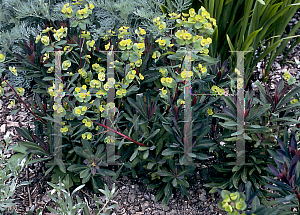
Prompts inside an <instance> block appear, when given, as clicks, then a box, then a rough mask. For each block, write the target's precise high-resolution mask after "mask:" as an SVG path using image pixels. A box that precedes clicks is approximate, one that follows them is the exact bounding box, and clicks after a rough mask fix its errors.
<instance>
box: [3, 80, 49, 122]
mask: <svg viewBox="0 0 300 215" xmlns="http://www.w3.org/2000/svg"><path fill="white" fill-rule="evenodd" d="M1 79H2V80H3V81H5V82H6V84H7V85H8V86H9V87H10V89H12V91H14V93H15V94H16V96H17V97H18V98H19V99H20V101H21V102H22V103H23V104H24V105H25V107H26V109H27V110H29V112H30V113H31V114H32V115H33V116H34V117H35V118H36V119H37V120H39V121H41V122H42V123H44V124H45V125H47V123H46V122H45V121H44V120H42V119H41V118H40V117H38V116H37V115H36V114H35V113H33V112H32V110H31V109H30V108H29V107H28V106H27V104H26V103H25V102H24V100H23V99H22V98H21V97H20V96H19V94H18V93H17V92H16V91H15V89H14V88H13V87H12V86H11V85H10V84H9V83H8V82H7V80H5V79H4V78H3V77H1Z"/></svg>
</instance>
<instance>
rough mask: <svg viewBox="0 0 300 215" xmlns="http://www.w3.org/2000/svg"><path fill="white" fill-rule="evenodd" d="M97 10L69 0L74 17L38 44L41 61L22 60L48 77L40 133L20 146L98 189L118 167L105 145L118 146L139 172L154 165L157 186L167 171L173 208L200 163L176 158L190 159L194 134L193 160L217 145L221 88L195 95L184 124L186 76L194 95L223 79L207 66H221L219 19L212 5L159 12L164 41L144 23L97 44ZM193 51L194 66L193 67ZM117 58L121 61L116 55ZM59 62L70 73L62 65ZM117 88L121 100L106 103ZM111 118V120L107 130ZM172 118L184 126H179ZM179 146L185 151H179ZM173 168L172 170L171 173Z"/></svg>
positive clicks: (39, 86) (41, 94) (40, 100)
mask: <svg viewBox="0 0 300 215" xmlns="http://www.w3.org/2000/svg"><path fill="white" fill-rule="evenodd" d="M75 4H76V5H75ZM93 7H94V6H93V5H92V4H90V3H89V4H88V3H85V2H84V1H82V2H79V3H73V4H67V5H65V6H64V7H63V8H62V12H63V13H64V14H65V16H66V17H67V18H68V19H67V20H66V21H65V22H61V23H52V26H48V27H47V28H46V29H45V30H43V31H42V32H41V34H40V35H39V36H38V37H37V38H36V40H35V45H34V46H33V47H34V49H35V50H36V53H35V54H36V57H35V58H30V59H23V63H25V64H26V65H27V66H26V67H27V68H30V69H33V68H34V69H35V68H36V67H38V68H39V70H40V72H36V71H37V70H35V72H31V73H30V74H29V76H30V75H31V76H39V75H40V76H41V77H42V78H35V82H36V85H35V89H34V92H35V93H36V94H35V97H36V101H35V103H36V104H37V107H38V108H37V110H33V111H32V112H33V113H34V114H35V116H36V119H37V120H38V121H36V123H35V125H36V129H35V131H34V132H33V131H29V130H25V129H23V130H22V132H20V133H21V134H23V135H24V136H25V137H27V140H28V141H29V142H26V143H24V142H23V143H20V145H23V146H24V147H26V148H27V152H29V153H30V152H32V153H39V154H41V155H44V156H46V159H54V161H56V163H57V164H58V166H59V169H58V168H57V167H55V166H54V165H52V166H51V168H50V169H48V171H47V173H48V172H50V171H52V169H53V168H54V167H55V170H56V174H57V177H56V178H58V175H61V174H62V173H68V174H70V175H71V177H70V178H71V179H73V180H74V181H75V176H76V175H77V174H78V173H79V175H80V177H81V178H82V180H83V183H85V182H87V181H88V180H90V181H91V182H92V184H93V185H94V188H98V187H99V186H101V182H100V181H99V180H100V179H99V176H100V175H112V172H111V171H108V170H107V171H106V170H104V168H100V166H103V165H105V161H106V158H107V157H108V155H107V153H106V151H102V149H101V147H100V145H101V144H102V143H105V144H106V145H109V144H111V143H113V144H115V145H116V146H118V153H119V155H118V156H116V155H114V160H118V161H119V162H123V163H124V162H127V161H129V163H125V164H126V165H124V166H125V167H126V168H130V170H131V172H132V174H133V175H134V176H135V175H136V171H135V170H134V169H135V168H136V167H137V166H140V167H142V166H144V167H145V165H146V167H147V168H143V170H144V171H146V172H148V173H149V174H150V175H151V179H152V180H153V181H154V183H157V182H156V180H160V177H165V178H163V179H162V182H163V186H162V189H161V190H160V192H159V193H158V195H157V198H156V199H157V200H158V199H160V198H161V197H162V196H163V195H164V196H165V197H164V200H163V202H164V204H166V203H167V202H168V201H169V199H170V197H171V193H172V187H174V188H179V189H180V190H181V191H182V192H183V193H184V194H186V195H187V192H186V187H189V184H188V182H187V176H186V175H187V174H188V173H190V172H191V171H192V170H193V168H186V167H184V166H182V165H181V166H179V165H178V164H177V163H180V164H183V160H184V158H185V156H187V155H186V154H185V153H184V149H185V145H186V142H187V138H188V137H190V138H191V140H192V142H193V145H192V146H193V149H192V151H191V153H190V154H188V156H190V157H192V158H193V159H200V160H202V159H207V156H206V155H205V154H203V153H199V151H200V150H202V149H207V148H209V147H213V146H214V145H215V143H214V142H212V141H210V140H209V139H206V140H203V137H204V136H206V135H207V134H208V133H209V132H210V130H207V129H206V128H205V127H206V125H208V124H209V120H210V119H211V117H210V115H211V112H212V108H213V107H214V104H213V103H214V102H217V101H218V100H219V95H222V94H223V93H224V90H222V89H221V88H219V87H218V88H217V90H216V91H213V92H212V93H213V94H214V96H210V95H208V96H203V97H201V98H200V97H196V96H194V97H193V98H192V99H193V101H192V107H193V110H194V112H193V113H192V114H193V117H194V118H193V119H195V120H192V122H191V123H190V124H189V123H188V122H184V121H183V120H184V111H185V108H184V106H185V105H186V104H185V102H186V101H185V97H184V90H185V87H186V86H185V81H186V78H190V79H191V81H192V83H193V84H192V87H193V93H210V92H211V91H212V88H213V85H214V83H213V81H212V80H213V79H214V76H212V75H209V74H208V71H207V68H206V66H208V65H211V64H214V63H215V62H217V61H216V60H215V59H213V58H210V57H209V56H208V47H209V44H210V43H211V42H212V41H211V39H210V37H209V35H211V34H212V32H213V25H214V22H215V20H214V19H213V18H210V16H209V14H208V13H207V11H206V10H205V9H204V8H201V9H200V10H199V11H198V12H196V11H195V10H194V9H191V10H190V11H189V13H188V14H185V13H182V14H175V13H172V14H169V15H168V16H166V15H162V16H159V17H156V18H154V20H153V22H154V23H155V26H156V27H157V29H158V31H159V32H160V34H159V35H158V37H157V38H153V35H150V36H149V35H147V34H146V31H145V30H144V29H143V28H138V29H135V31H129V27H127V26H123V27H121V28H119V29H117V30H115V31H113V29H112V30H110V31H109V32H107V35H106V37H105V38H102V39H99V40H93V39H92V36H91V34H90V32H89V31H88V27H89V26H88V24H89V23H88V21H87V17H88V16H89V14H90V13H92V10H93ZM75 14H76V16H74V15H75ZM70 21H72V22H71V24H69V23H70ZM130 32H131V33H130ZM132 32H134V33H132ZM100 50H105V51H100ZM189 51H190V52H191V53H192V54H191V60H190V61H191V62H190V63H191V68H188V67H187V66H186V65H185V63H186V59H185V58H186V57H185V56H186V53H187V52H189ZM54 56H55V57H56V59H55V58H54ZM112 57H113V58H114V59H116V60H113V61H110V60H109V59H112ZM59 58H60V59H61V62H62V63H61V70H60V65H58V64H57V63H59V62H58V61H57V59H59ZM150 67H151V68H150ZM112 69H113V72H111V71H112ZM153 70H154V72H153ZM58 72H62V75H61V77H60V76H57V75H58ZM54 73H55V74H54ZM55 78H56V80H58V79H61V83H57V82H56V83H54V80H55ZM57 78H58V79H57ZM113 89H115V96H114V99H113V100H112V101H110V102H107V101H106V99H108V100H109V99H110V97H109V95H110V92H111V90H113ZM146 89H150V90H147V91H146ZM145 92H146V93H145ZM138 93H139V95H137V94H138ZM140 93H142V94H140ZM144 94H146V95H145V97H144ZM129 105H131V107H130V106H129ZM28 108H29V107H28ZM186 108H189V107H186ZM58 118H59V119H60V120H61V121H62V122H61V124H60V122H59V121H58V120H57V119H58ZM107 121H110V122H111V124H112V126H106V122H107ZM177 121H178V122H177ZM173 123H174V126H175V127H174V128H176V129H175V130H172V128H171V126H173ZM43 124H44V125H43ZM55 124H56V125H57V124H58V125H61V128H60V129H59V133H60V134H61V136H62V143H63V145H62V146H61V147H60V148H59V150H60V152H61V153H62V157H61V160H60V159H58V158H56V157H54V153H55V149H56V148H55V142H54V138H53V134H54V133H55V132H54V129H56V128H55V126H54V125H55ZM192 125H193V126H195V128H193V129H192V132H193V134H190V133H187V130H189V129H188V128H189V126H190V127H192ZM19 131H20V130H19ZM56 132H57V131H56ZM109 132H110V133H109ZM111 132H113V133H111ZM108 133H109V135H105V134H108ZM112 134H114V135H115V136H114V135H112ZM99 147H100V148H99ZM174 148H177V149H176V150H172V149H174ZM100 149H101V150H100ZM154 149H155V152H154ZM211 150H213V148H211ZM95 153H96V154H95ZM100 155H101V156H100ZM99 156H100V157H99ZM102 158H103V159H102ZM104 158H105V159H104ZM166 161H167V162H166ZM175 163H176V164H175ZM137 164H138V165H137ZM66 165H67V168H66ZM171 171H172V172H173V173H172V176H171V175H170V174H166V173H165V172H171ZM118 173H119V171H118ZM72 175H73V176H72ZM171 183H172V184H171Z"/></svg>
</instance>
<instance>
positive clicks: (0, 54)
mask: <svg viewBox="0 0 300 215" xmlns="http://www.w3.org/2000/svg"><path fill="white" fill-rule="evenodd" d="M4 61H5V56H4V55H3V54H2V53H1V51H0V63H2V62H4Z"/></svg>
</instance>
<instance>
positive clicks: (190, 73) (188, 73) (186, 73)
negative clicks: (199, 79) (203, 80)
mask: <svg viewBox="0 0 300 215" xmlns="http://www.w3.org/2000/svg"><path fill="white" fill-rule="evenodd" d="M180 77H181V79H185V78H186V77H190V78H192V77H193V71H186V70H185V69H184V70H183V71H182V72H181V73H180Z"/></svg>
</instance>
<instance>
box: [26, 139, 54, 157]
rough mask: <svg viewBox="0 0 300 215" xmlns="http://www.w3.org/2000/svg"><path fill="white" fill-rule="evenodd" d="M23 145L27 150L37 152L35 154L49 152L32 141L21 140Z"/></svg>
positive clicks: (47, 154)
mask: <svg viewBox="0 0 300 215" xmlns="http://www.w3.org/2000/svg"><path fill="white" fill-rule="evenodd" d="M21 144H22V146H23V147H26V148H27V150H26V151H27V152H29V153H33V154H37V155H46V156H49V153H48V152H47V151H45V150H44V149H43V148H42V147H41V146H39V145H38V144H36V143H33V142H22V143H21Z"/></svg>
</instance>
